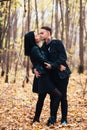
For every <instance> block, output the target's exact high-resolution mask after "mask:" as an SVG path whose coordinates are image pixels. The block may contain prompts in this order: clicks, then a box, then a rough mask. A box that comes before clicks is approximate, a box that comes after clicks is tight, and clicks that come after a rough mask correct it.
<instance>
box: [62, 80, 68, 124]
mask: <svg viewBox="0 0 87 130" xmlns="http://www.w3.org/2000/svg"><path fill="white" fill-rule="evenodd" d="M61 84H62V86H61V93H62V98H61V114H62V115H61V116H62V118H61V123H63V122H64V121H65V122H66V123H67V113H68V102H67V85H68V79H64V80H63V82H62V83H61Z"/></svg>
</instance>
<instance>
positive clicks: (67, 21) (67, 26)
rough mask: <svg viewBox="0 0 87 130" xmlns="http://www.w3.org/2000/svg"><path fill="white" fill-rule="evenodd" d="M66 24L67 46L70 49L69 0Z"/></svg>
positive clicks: (67, 1)
mask: <svg viewBox="0 0 87 130" xmlns="http://www.w3.org/2000/svg"><path fill="white" fill-rule="evenodd" d="M65 24H66V48H67V49H69V0H66V16H65Z"/></svg>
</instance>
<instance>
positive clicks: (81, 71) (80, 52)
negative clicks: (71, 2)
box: [78, 0, 84, 73]
mask: <svg viewBox="0 0 87 130" xmlns="http://www.w3.org/2000/svg"><path fill="white" fill-rule="evenodd" d="M82 14H83V10H82V0H80V20H79V21H80V35H79V39H80V40H79V59H80V65H79V68H78V72H79V73H83V71H84V60H83V15H82Z"/></svg>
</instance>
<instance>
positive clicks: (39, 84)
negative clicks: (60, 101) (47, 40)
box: [24, 32, 55, 93]
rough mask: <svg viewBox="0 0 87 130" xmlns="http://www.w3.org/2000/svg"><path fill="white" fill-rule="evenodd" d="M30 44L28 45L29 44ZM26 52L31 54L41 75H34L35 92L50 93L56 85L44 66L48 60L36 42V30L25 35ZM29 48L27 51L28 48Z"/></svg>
mask: <svg viewBox="0 0 87 130" xmlns="http://www.w3.org/2000/svg"><path fill="white" fill-rule="evenodd" d="M27 44H28V45H27ZM24 48H25V54H26V55H28V56H30V59H31V62H32V64H33V67H34V68H36V69H37V70H38V72H39V73H40V77H39V78H36V76H35V77H34V81H33V92H36V93H50V92H51V91H53V90H54V89H55V85H54V84H53V83H52V81H51V80H50V76H49V72H48V70H46V68H45V66H44V62H48V61H47V58H46V56H45V55H44V52H43V51H42V50H41V49H40V48H39V47H38V46H37V45H36V44H35V39H34V32H29V33H28V34H27V35H25V45H24ZM27 48H28V49H29V52H28V50H27V51H26V49H27Z"/></svg>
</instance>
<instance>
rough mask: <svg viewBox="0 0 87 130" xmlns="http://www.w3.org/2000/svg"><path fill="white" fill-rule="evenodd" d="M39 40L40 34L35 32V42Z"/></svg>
mask: <svg viewBox="0 0 87 130" xmlns="http://www.w3.org/2000/svg"><path fill="white" fill-rule="evenodd" d="M40 41H41V38H40V35H39V34H35V42H36V44H38V43H39V42H40Z"/></svg>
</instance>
